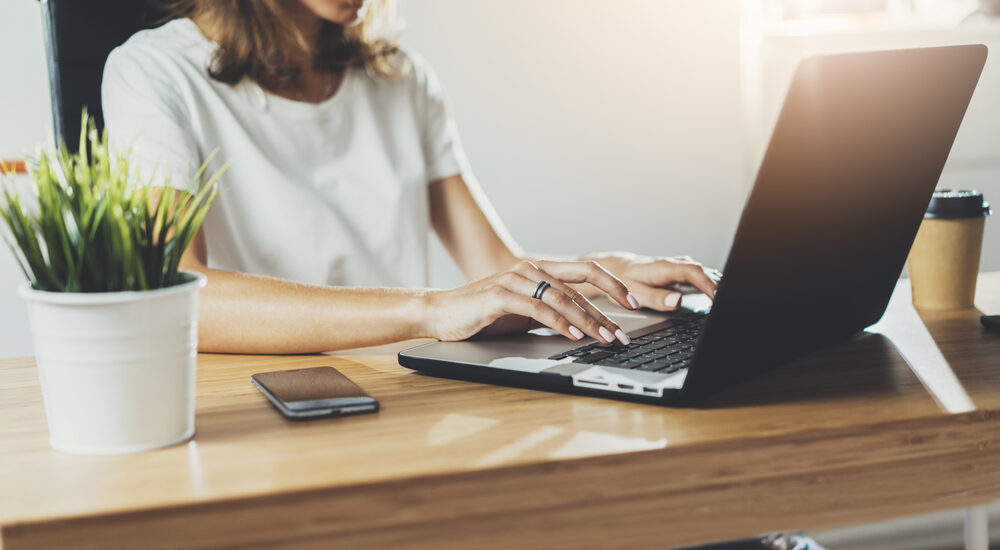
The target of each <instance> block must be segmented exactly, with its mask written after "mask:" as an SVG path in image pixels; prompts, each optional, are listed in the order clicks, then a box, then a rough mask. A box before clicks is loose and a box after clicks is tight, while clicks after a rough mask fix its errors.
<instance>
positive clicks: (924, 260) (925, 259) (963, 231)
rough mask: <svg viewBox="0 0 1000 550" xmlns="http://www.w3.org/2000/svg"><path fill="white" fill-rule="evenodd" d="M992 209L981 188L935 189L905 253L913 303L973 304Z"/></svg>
mask: <svg viewBox="0 0 1000 550" xmlns="http://www.w3.org/2000/svg"><path fill="white" fill-rule="evenodd" d="M990 213H991V211H990V205H989V203H987V202H986V201H985V200H983V194H982V193H980V192H979V191H967V190H961V189H939V190H937V191H935V192H934V196H933V197H932V198H931V202H930V204H929V205H928V207H927V212H926V213H925V214H924V221H923V222H922V223H921V224H920V230H919V231H917V238H916V239H915V240H914V241H913V247H912V248H911V249H910V256H909V258H908V259H907V263H908V265H909V270H910V283H911V285H912V290H913V305H915V306H916V307H917V308H920V309H925V310H948V309H962V308H970V307H973V305H974V304H975V298H976V278H977V276H978V275H979V256H980V253H981V252H982V248H983V228H984V226H985V223H986V216H989V215H990Z"/></svg>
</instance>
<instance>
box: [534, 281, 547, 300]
mask: <svg viewBox="0 0 1000 550" xmlns="http://www.w3.org/2000/svg"><path fill="white" fill-rule="evenodd" d="M550 286H552V285H550V284H549V282H548V281H542V282H540V283H538V286H536V287H535V293H534V294H533V295H532V296H531V297H532V298H535V299H536V300H541V299H542V294H544V293H545V289H546V288H549V287H550Z"/></svg>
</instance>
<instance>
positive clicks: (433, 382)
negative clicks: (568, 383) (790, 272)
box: [0, 274, 1000, 550]
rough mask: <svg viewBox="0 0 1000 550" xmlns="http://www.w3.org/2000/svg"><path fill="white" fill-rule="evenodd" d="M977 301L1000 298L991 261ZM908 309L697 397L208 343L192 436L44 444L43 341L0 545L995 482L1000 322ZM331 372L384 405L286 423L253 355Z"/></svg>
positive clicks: (917, 493)
mask: <svg viewBox="0 0 1000 550" xmlns="http://www.w3.org/2000/svg"><path fill="white" fill-rule="evenodd" d="M979 304H980V307H981V308H982V309H983V310H984V311H1000V274H989V275H983V276H982V277H981V282H980V301H979ZM978 316H979V312H977V311H974V310H966V311H959V312H950V313H938V314H933V315H931V314H926V315H924V316H923V317H921V316H919V315H917V314H916V312H915V311H914V310H913V309H912V306H910V305H909V294H908V287H907V285H906V283H905V282H903V283H901V285H900V287H899V288H898V289H897V293H896V295H895V297H894V299H893V302H892V304H891V306H890V312H889V314H888V315H887V316H886V318H885V319H884V320H883V321H882V322H881V323H879V325H877V326H875V327H874V328H873V332H872V333H869V334H862V335H859V336H857V337H855V338H854V339H852V340H850V341H848V342H844V343H842V344H840V345H837V346H834V347H832V348H829V349H827V350H823V351H821V352H817V353H814V354H813V355H811V356H809V357H806V358H804V359H802V360H799V361H796V362H795V363H792V364H789V365H786V366H784V367H780V368H779V369H776V370H774V371H772V372H771V373H769V374H768V375H767V376H764V377H762V378H760V379H757V380H753V381H751V382H748V383H746V384H742V385H740V386H738V387H735V388H731V389H729V390H727V391H726V392H724V393H722V394H719V395H717V396H716V397H714V398H713V399H712V400H711V401H710V402H709V403H708V404H707V406H705V407H703V408H697V409H671V408H663V407H656V406H650V405H639V404H632V403H625V402H618V401H611V400H602V399H596V398H588V397H580V396H571V395H561V394H552V393H545V392H538V391H530V390H523V389H515V388H506V387H497V386H486V385H479V384H474V383H469V382H462V381H455V380H446V379H439V378H433V377H428V376H423V375H419V374H416V373H413V372H411V371H409V370H407V369H403V368H402V367H399V366H398V365H397V364H396V359H395V355H394V353H395V351H397V350H399V349H402V348H403V347H404V346H407V345H412V342H411V343H404V344H400V345H396V346H388V347H383V348H372V349H366V350H352V351H345V352H339V353H333V354H328V355H313V356H294V357H275V356H233V355H202V356H201V357H200V358H199V379H198V401H197V434H196V436H195V439H194V440H193V441H192V442H190V443H188V444H185V445H181V446H177V447H172V448H168V449H164V450H160V451H156V452H149V453H143V454H137V455H129V456H119V457H78V456H69V455H63V454H60V453H58V452H55V451H52V450H50V449H49V447H48V442H47V433H46V430H45V424H44V414H43V407H42V402H41V396H40V392H39V388H38V384H37V380H36V374H35V371H34V368H33V360H32V359H30V358H25V359H13V360H2V361H0V388H2V389H0V529H2V531H0V534H2V545H3V548H5V549H7V550H9V549H20V548H57V547H60V546H64V545H66V544H67V543H68V541H71V542H72V544H73V546H74V547H77V548H109V547H115V546H121V547H127V546H135V545H141V546H148V545H154V544H155V545H157V546H162V547H184V548H217V547H226V546H228V547H240V548H250V547H261V548H265V547H266V548H273V547H279V546H280V547H288V548H328V547H330V546H331V545H336V546H337V547H342V548H403V549H408V548H445V547H455V548H469V547H475V548H511V547H516V548H533V547H545V548H608V547H636V548H642V547H648V548H668V547H671V546H678V545H683V544H691V543H696V542H704V541H709V540H716V539H723V538H734V537H739V536H745V535H750V534H754V533H761V532H766V531H772V530H784V529H809V530H813V529H825V528H832V527H836V526H842V525H847V524H851V523H856V522H861V521H874V520H878V519H882V518H889V517H896V516H901V515H908V514H915V513H921V512H928V511H932V510H937V509H944V508H958V507H963V506H968V505H973V504H980V503H984V502H987V501H989V500H992V499H995V498H997V497H1000V476H997V475H996V474H995V472H997V471H998V468H1000V453H998V452H997V445H998V444H1000V361H998V360H997V358H998V357H1000V335H997V334H995V333H988V332H985V331H984V330H982V328H981V327H980V326H979V324H978ZM317 365H332V366H334V367H336V368H338V369H340V370H341V371H342V372H343V373H345V374H346V375H348V376H349V377H351V378H352V379H353V380H355V381H356V382H357V383H358V384H359V385H361V386H362V387H363V388H365V389H366V390H367V391H368V392H369V393H371V394H372V396H374V397H375V398H377V399H378V400H379V401H380V402H381V403H382V406H383V408H382V411H381V412H380V413H378V414H375V415H365V416H358V417H346V418H333V419H325V420H317V421H311V422H304V423H303V422H291V421H287V420H285V419H284V418H282V417H281V415H279V414H278V413H277V412H275V411H274V410H273V409H272V408H271V406H270V405H269V404H268V402H267V401H266V399H265V398H264V397H263V396H262V395H260V394H259V392H257V391H256V390H255V389H254V388H253V387H252V386H251V385H250V383H249V376H250V375H251V374H253V373H255V372H261V371H265V370H275V369H292V368H301V367H306V366H317Z"/></svg>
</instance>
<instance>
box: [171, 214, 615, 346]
mask: <svg viewBox="0 0 1000 550" xmlns="http://www.w3.org/2000/svg"><path fill="white" fill-rule="evenodd" d="M207 258H208V248H207V243H206V240H205V236H204V234H203V233H202V232H201V231H199V233H198V235H197V236H196V237H195V240H194V241H193V242H192V243H191V247H190V248H189V249H188V250H187V251H186V252H185V253H184V257H183V258H182V259H181V266H180V267H181V268H182V269H187V270H191V271H197V272H200V273H203V274H204V275H205V276H206V277H207V278H208V284H207V285H206V287H205V288H204V290H203V291H202V292H201V297H200V317H199V324H198V339H199V342H198V348H199V350H201V351H206V352H221V353H312V352H320V351H329V350H336V349H345V348H357V347H364V346H371V345H378V344H385V343H389V342H396V341H400V340H407V339H410V338H420V337H430V338H439V339H441V340H462V339H465V338H468V337H470V336H472V335H474V334H477V333H479V332H493V333H499V332H516V331H524V330H527V329H530V328H534V327H538V326H547V327H550V328H552V329H554V330H556V331H557V332H559V333H560V334H562V335H564V336H566V337H567V338H570V339H571V340H580V339H581V338H583V337H584V336H585V335H586V336H590V337H592V338H596V339H598V340H600V341H602V342H604V343H611V342H612V341H614V340H616V339H618V340H620V341H622V342H625V343H627V342H628V336H626V335H625V333H624V332H622V331H621V329H620V328H619V327H618V325H617V324H616V323H614V322H613V321H612V320H611V319H609V318H608V317H606V316H605V315H604V314H603V313H601V312H600V311H598V310H597V309H596V308H594V307H593V306H589V303H587V305H585V306H583V307H581V306H580V305H579V304H584V303H585V302H586V301H585V300H584V299H583V298H582V297H581V296H580V295H579V294H578V293H577V292H576V291H575V290H573V289H572V288H570V287H569V286H568V285H567V283H582V282H589V283H590V284H592V285H594V286H596V287H598V288H601V289H602V291H604V292H607V293H608V294H609V295H610V296H612V297H613V298H614V299H615V300H616V301H618V303H620V304H621V305H622V306H624V307H628V308H632V307H633V306H632V304H633V303H634V298H630V296H631V295H630V294H629V292H628V289H627V288H626V287H625V285H623V284H622V283H621V281H618V280H617V279H615V278H614V277H612V276H611V275H610V274H608V273H607V272H606V271H604V270H603V269H600V268H599V267H598V266H597V264H595V263H593V262H544V261H541V262H537V263H531V262H517V263H515V264H514V265H512V266H508V268H507V269H504V270H501V271H499V272H497V273H494V274H492V275H490V276H488V277H484V278H481V279H479V280H477V281H474V282H472V283H469V284H467V285H464V286H461V287H458V288H454V289H449V290H427V289H393V288H341V287H325V286H318V285H307V284H301V283H296V282H292V281H286V280H281V279H275V278H270V277H261V276H256V275H248V274H243V273H235V272H231V271H225V270H220V269H211V268H209V267H208V266H207ZM541 281H547V282H549V283H550V284H551V287H550V288H548V289H547V290H545V292H544V293H543V294H542V296H541V299H535V298H533V297H532V294H533V292H534V291H535V289H536V288H537V286H538V284H539V282H541Z"/></svg>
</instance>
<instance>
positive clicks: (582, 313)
mask: <svg viewBox="0 0 1000 550" xmlns="http://www.w3.org/2000/svg"><path fill="white" fill-rule="evenodd" d="M528 275H529V276H528V277H525V276H524V275H521V274H520V273H516V272H513V271H508V272H506V273H504V274H502V275H501V276H500V279H499V282H500V284H501V285H503V286H504V288H506V289H508V290H510V291H511V292H512V293H514V294H517V295H518V296H525V297H529V298H530V299H533V300H536V299H535V298H533V296H534V293H535V290H536V289H537V288H538V283H540V282H541V281H546V282H548V283H549V285H550V286H549V287H548V288H546V289H544V291H543V292H542V295H541V298H540V299H539V300H536V301H541V302H544V303H545V304H546V305H548V306H549V307H551V308H552V309H553V310H555V311H556V312H557V313H559V314H560V315H562V316H563V317H565V318H566V319H567V320H568V321H569V322H570V323H571V324H572V325H573V326H574V327H576V328H578V329H580V330H582V331H583V334H586V335H587V336H590V337H591V338H594V339H596V340H599V341H601V342H604V343H606V344H610V343H611V342H613V341H614V340H615V338H616V334H617V333H621V334H622V335H624V334H625V333H624V332H622V331H621V329H620V328H619V327H618V326H617V325H615V324H614V322H612V321H611V320H610V319H608V318H607V317H605V316H604V314H603V313H601V312H600V311H599V310H597V308H594V307H593V306H592V305H591V309H592V311H591V310H588V309H587V308H586V307H585V304H582V303H580V302H578V301H577V300H576V299H575V298H577V297H579V298H582V296H580V295H579V293H577V292H576V291H574V290H573V289H571V288H569V287H567V286H566V285H564V284H562V283H561V282H560V281H559V280H557V279H556V278H555V277H553V276H552V275H551V274H548V273H545V272H543V271H540V270H538V269H535V268H531V270H530V271H528ZM627 338H628V337H627V336H626V339H627Z"/></svg>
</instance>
